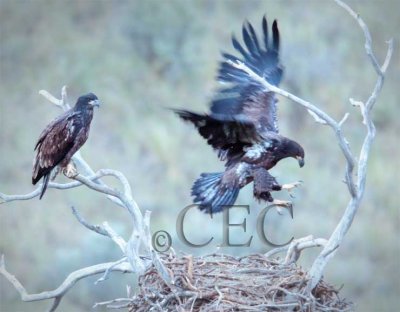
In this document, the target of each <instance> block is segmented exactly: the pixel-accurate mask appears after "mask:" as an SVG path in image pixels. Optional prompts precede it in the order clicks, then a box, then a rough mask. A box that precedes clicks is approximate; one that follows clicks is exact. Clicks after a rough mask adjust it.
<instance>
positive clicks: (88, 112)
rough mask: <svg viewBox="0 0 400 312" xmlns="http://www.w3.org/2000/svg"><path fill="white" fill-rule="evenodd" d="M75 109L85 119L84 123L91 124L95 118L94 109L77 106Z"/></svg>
mask: <svg viewBox="0 0 400 312" xmlns="http://www.w3.org/2000/svg"><path fill="white" fill-rule="evenodd" d="M75 111H76V112H77V113H78V114H79V116H80V117H81V119H82V121H83V125H89V124H90V122H91V121H92V118H93V109H87V108H80V107H76V108H75Z"/></svg>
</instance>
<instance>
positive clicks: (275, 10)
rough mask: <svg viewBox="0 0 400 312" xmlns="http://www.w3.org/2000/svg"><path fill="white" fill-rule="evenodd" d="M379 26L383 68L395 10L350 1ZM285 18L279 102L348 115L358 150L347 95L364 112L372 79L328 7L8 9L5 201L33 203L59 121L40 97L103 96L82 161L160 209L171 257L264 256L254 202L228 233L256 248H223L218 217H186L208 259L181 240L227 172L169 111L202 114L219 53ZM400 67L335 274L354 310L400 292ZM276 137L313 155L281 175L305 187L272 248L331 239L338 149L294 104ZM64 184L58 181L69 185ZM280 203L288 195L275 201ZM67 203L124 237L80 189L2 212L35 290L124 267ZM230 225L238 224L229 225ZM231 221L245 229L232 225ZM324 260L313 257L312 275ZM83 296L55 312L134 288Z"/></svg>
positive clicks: (11, 307)
mask: <svg viewBox="0 0 400 312" xmlns="http://www.w3.org/2000/svg"><path fill="white" fill-rule="evenodd" d="M349 3H350V4H351V5H352V6H353V7H354V8H355V9H356V11H358V12H359V13H360V14H362V16H363V17H364V19H365V21H366V22H367V24H368V25H369V27H370V30H371V33H372V36H373V40H374V47H375V50H376V53H377V55H378V56H380V57H383V54H384V52H385V40H387V39H389V38H390V37H393V38H394V39H395V40H396V42H397V43H398V42H399V37H398V29H399V28H400V17H399V12H400V8H399V4H398V3H397V1H390V0H386V1H349ZM264 14H267V16H268V18H269V19H273V18H277V19H278V21H279V25H280V29H281V32H282V62H283V63H284V65H285V68H286V71H285V76H284V79H283V84H282V86H283V88H285V89H288V90H289V91H291V92H293V93H296V94H298V95H299V96H301V97H303V98H305V99H308V100H310V101H313V102H315V103H317V104H318V105H320V106H321V107H322V108H323V109H325V110H327V111H328V112H329V113H330V114H332V115H333V116H335V117H337V118H340V117H341V116H343V113H344V112H346V111H349V112H350V113H351V116H350V118H349V120H348V122H347V124H346V127H345V129H344V130H345V131H346V134H347V136H348V138H349V139H350V142H351V144H352V145H353V146H354V148H353V149H354V150H357V148H358V147H359V146H360V142H361V140H362V137H363V133H364V129H362V127H360V116H359V113H358V111H355V110H353V109H352V108H351V107H350V105H349V103H348V101H347V99H348V98H349V97H354V98H356V99H357V98H360V99H365V97H366V96H367V95H368V94H369V92H370V90H371V88H372V86H373V84H374V81H375V74H374V72H373V69H372V68H371V67H370V66H369V64H368V61H367V58H366V55H365V52H364V50H363V37H362V34H361V32H360V29H359V28H358V27H356V25H355V24H354V21H353V20H352V19H351V18H350V17H349V16H347V15H346V13H345V12H343V11H342V10H341V9H340V8H338V7H337V6H336V5H335V4H334V3H331V2H327V1H324V2H322V1H316V0H315V1H256V0H254V1H253V0H252V1H207V0H202V1H195V2H190V3H189V2H187V1H183V0H182V1H177V0H174V1H172V0H168V1H155V0H152V1H69V2H68V3H67V2H66V1H60V0H57V1H49V0H30V1H22V0H16V1H12V0H2V1H1V2H0V40H1V41H0V94H1V101H0V191H1V192H6V193H24V192H28V191H30V190H31V189H32V186H31V185H30V173H31V162H32V158H33V146H34V142H35V140H36V139H37V137H38V136H39V134H40V132H41V130H42V129H43V127H44V126H45V125H46V124H47V123H48V122H49V121H50V120H51V119H52V118H54V117H55V116H56V115H57V114H59V113H60V112H59V111H58V110H57V109H56V108H54V107H51V106H49V105H48V104H47V102H46V101H45V100H44V99H43V98H42V97H40V96H39V95H38V90H40V89H47V90H49V91H50V92H52V93H57V92H59V90H60V88H61V86H62V85H64V84H67V85H68V86H69V94H70V100H71V101H74V100H75V98H76V97H77V96H78V95H80V94H82V93H85V92H88V91H92V92H95V93H96V94H97V95H98V96H99V98H100V99H101V100H102V102H103V106H102V108H101V109H100V110H98V111H97V112H96V115H95V117H94V121H93V126H92V130H91V135H90V138H89V140H88V142H87V144H86V145H85V147H84V148H83V149H82V154H83V156H84V157H85V159H86V160H87V161H88V162H89V163H90V164H91V165H92V166H93V168H94V169H100V168H113V169H117V170H120V171H122V172H124V173H125V174H126V176H127V177H128V178H129V180H130V182H131V184H132V187H133V190H134V196H135V198H136V200H137V202H138V203H139V204H140V206H141V207H142V209H149V210H152V211H153V222H152V228H153V230H154V231H157V230H161V229H163V230H167V231H168V232H169V233H171V235H172V239H173V241H174V246H175V249H176V250H180V249H183V250H184V251H185V252H189V253H193V254H195V255H203V254H208V253H210V252H215V251H217V250H218V251H219V252H224V253H228V254H233V255H235V256H241V255H248V254H250V253H255V252H266V251H268V250H269V249H270V247H269V246H266V245H263V244H262V242H261V241H260V240H259V239H258V238H257V236H256V231H255V219H256V217H257V213H258V212H259V210H260V209H261V208H263V207H262V206H260V205H258V204H257V203H254V201H253V199H252V191H251V189H250V188H247V189H245V190H244V191H242V192H241V194H240V197H239V200H238V203H239V204H249V205H250V208H251V215H250V216H247V223H248V231H247V233H245V234H243V231H241V230H239V229H238V230H233V231H232V239H233V240H234V241H236V242H241V241H246V240H247V239H248V237H249V236H251V235H254V239H253V242H252V246H251V247H250V248H218V246H217V245H218V243H220V242H221V239H222V233H221V232H222V231H221V219H222V216H215V218H214V219H213V220H212V221H211V220H210V219H209V218H208V217H207V216H205V215H203V214H201V213H199V212H197V211H190V212H189V213H188V216H187V223H186V224H185V229H186V231H187V235H188V237H189V238H190V239H191V240H193V241H194V242H202V241H205V240H207V239H208V238H209V237H210V236H214V237H215V239H214V240H213V242H212V243H211V244H210V246H208V248H202V249H199V250H197V249H191V248H188V247H186V246H184V245H182V244H181V243H180V242H179V239H178V237H177V235H176V231H175V222H176V216H177V214H178V213H179V211H181V209H182V208H183V207H185V206H187V205H188V204H189V203H190V202H191V199H190V196H189V190H190V186H191V183H192V182H193V180H194V179H195V178H196V177H197V176H198V175H199V174H200V173H201V172H213V171H217V170H221V169H222V164H221V163H220V162H218V160H217V157H216V155H215V154H214V153H213V152H212V151H211V150H210V148H208V147H207V146H206V144H205V142H204V141H203V140H202V139H201V138H200V137H199V136H198V135H197V134H196V133H195V131H194V130H193V129H192V128H191V127H189V126H188V125H185V124H183V123H181V121H179V120H178V119H177V118H176V117H175V116H173V115H172V114H170V113H169V112H168V111H166V110H165V109H164V108H165V107H171V106H172V107H185V108H188V109H195V110H199V111H204V110H205V109H206V106H207V102H208V101H209V99H210V98H211V96H212V94H213V90H214V89H215V87H216V86H217V84H216V83H215V81H214V75H215V72H216V68H217V61H218V59H219V51H220V50H228V51H232V49H231V47H230V42H229V40H230V35H231V34H232V32H235V33H237V34H239V33H240V27H241V24H242V22H243V21H244V20H245V19H249V20H250V21H251V22H252V23H253V24H254V25H255V26H256V29H259V28H260V27H261V18H262V16H263V15H264ZM399 69H400V58H399V53H398V49H397V44H396V50H395V55H394V58H393V63H392V66H391V68H390V69H389V71H388V75H387V79H386V84H385V86H384V89H383V92H382V96H381V97H380V99H379V101H378V103H377V106H376V109H375V115H374V119H375V122H376V125H377V130H378V135H377V138H376V142H375V145H374V147H373V151H372V156H371V162H370V164H369V171H368V181H367V194H366V196H365V199H364V202H363V205H362V207H361V209H360V211H359V213H358V215H357V217H356V219H355V222H354V224H353V227H352V229H351V230H350V232H349V235H348V238H347V240H346V242H345V244H344V245H343V246H342V248H341V249H340V251H339V252H338V253H337V255H336V257H335V259H334V260H333V261H332V262H331V263H330V265H329V266H328V268H327V271H326V276H325V278H326V279H327V280H328V281H329V282H331V283H332V284H334V285H335V287H340V286H341V285H342V284H343V289H342V293H343V295H344V296H345V297H347V298H349V299H351V300H352V301H354V302H355V304H356V309H357V310H359V311H393V310H394V309H395V307H396V306H397V305H398V304H399V298H398V293H399V291H400V285H399V280H400V273H399V269H398V263H399V260H400V259H399V253H400V244H399V237H400V236H399V234H400V233H399V228H400V218H399V210H398V199H397V196H396V192H397V191H398V177H397V172H398V168H399V161H398V159H400V149H399V145H398V133H399V131H400V123H399V121H398V116H399V115H400V109H399V103H398V99H399V95H400V94H399V93H400V91H399V88H398V85H399V84H400V75H399V72H400V71H399ZM279 108H280V110H279V117H280V128H281V132H282V133H284V134H285V135H287V136H288V137H291V138H293V139H295V140H296V141H298V142H301V144H302V145H303V146H304V147H305V150H306V166H305V167H304V168H302V169H299V168H298V167H297V165H296V164H295V162H291V161H284V162H282V163H280V165H279V166H277V168H275V169H274V171H273V174H275V175H276V176H277V177H278V180H279V181H281V182H290V181H295V180H298V179H302V180H304V181H305V183H304V186H303V187H302V188H301V189H299V190H297V191H296V199H295V217H294V220H290V218H288V217H287V216H283V217H282V216H279V215H271V216H270V218H269V219H268V222H267V223H266V225H265V227H266V229H267V232H268V235H269V237H270V239H271V240H273V241H275V242H278V243H281V242H284V241H287V240H288V238H290V237H291V236H295V237H302V236H305V235H309V234H314V235H315V236H322V237H326V236H327V235H329V233H330V232H331V231H332V229H333V227H334V225H335V224H336V222H337V220H338V218H339V217H340V215H341V213H342V210H343V208H344V205H345V203H346V201H347V192H346V189H345V186H344V184H343V183H342V182H341V177H342V168H343V164H344V162H343V160H342V158H341V155H340V152H339V150H338V148H337V147H336V145H335V144H333V140H334V137H333V135H332V133H331V132H330V131H329V129H327V128H323V127H321V126H320V125H317V124H315V123H314V122H313V120H312V119H311V118H309V116H308V114H306V113H305V112H304V111H302V110H301V109H300V108H297V107H296V106H295V105H294V104H293V103H290V102H288V101H287V100H285V99H281V100H280V103H279ZM63 179H64V178H60V181H61V180H63ZM285 196H286V195H285V194H282V198H284V197H285ZM71 205H74V206H75V207H77V208H78V209H80V211H81V212H82V214H83V215H84V216H85V217H86V218H87V219H88V220H90V221H91V222H93V223H100V222H102V221H104V220H108V221H109V222H110V223H111V225H112V226H113V227H114V228H115V229H117V230H119V231H121V233H125V234H126V235H129V231H130V229H129V224H130V223H128V222H126V215H125V213H124V212H123V211H121V210H119V209H118V208H116V207H114V206H113V205H112V204H111V203H108V202H107V201H105V200H104V198H103V197H102V196H100V195H98V194H94V193H93V192H90V191H88V190H86V189H83V188H82V189H76V190H70V191H68V192H60V191H56V190H50V191H49V192H48V193H47V194H46V196H45V198H44V199H43V200H42V201H39V200H33V201H30V202H18V203H11V204H8V205H2V206H0V253H4V254H5V255H6V261H7V263H8V268H9V270H10V271H11V272H13V273H15V274H16V275H17V276H18V277H19V278H20V279H21V280H22V282H23V283H24V284H25V285H26V287H27V289H28V290H29V291H32V292H39V291H42V290H44V289H50V288H55V287H56V286H58V284H59V283H60V282H61V281H62V280H63V279H64V277H65V276H66V274H68V272H70V271H72V270H76V269H78V268H80V267H83V266H87V265H91V264H95V263H99V262H103V261H110V260H116V259H117V257H118V254H119V253H118V250H116V248H115V246H113V245H112V244H111V243H110V242H108V241H107V240H105V239H103V238H101V237H97V236H96V235H95V234H93V233H88V232H87V230H86V229H84V228H83V227H82V226H81V225H80V224H78V223H77V222H76V221H75V220H74V217H73V216H72V214H71V212H70V206H71ZM233 214H234V215H233V220H232V222H235V221H237V222H238V223H239V222H241V221H242V220H243V217H245V215H244V214H243V212H240V211H238V212H233ZM235 218H236V219H235ZM316 252H317V251H316V250H315V251H307V252H306V253H305V255H304V257H303V258H302V261H301V264H302V265H303V266H304V267H307V266H308V265H309V264H310V260H311V259H312V257H313V256H315V253H316ZM94 280H95V278H93V279H88V280H86V281H81V282H79V283H78V284H77V285H76V287H75V288H74V289H73V290H72V291H71V293H70V294H69V295H68V296H67V297H66V298H65V299H64V300H63V302H62V304H61V306H60V310H61V311H87V310H89V309H90V307H91V306H92V304H93V303H94V302H95V301H102V300H107V299H112V298H116V297H120V296H121V294H125V285H126V284H132V276H122V275H118V274H115V275H114V276H113V277H112V278H110V279H109V280H107V281H106V282H104V283H102V284H100V285H96V286H94V285H93V282H94ZM0 296H1V297H0V307H1V310H2V311H7V312H8V311H27V310H29V311H42V310H43V309H44V307H45V306H47V304H46V303H21V302H20V300H19V298H18V296H17V294H16V292H15V291H14V290H13V289H12V288H11V287H10V285H8V284H7V283H6V282H5V281H4V279H2V278H0Z"/></svg>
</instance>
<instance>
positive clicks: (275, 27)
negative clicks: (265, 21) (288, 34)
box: [272, 20, 279, 51]
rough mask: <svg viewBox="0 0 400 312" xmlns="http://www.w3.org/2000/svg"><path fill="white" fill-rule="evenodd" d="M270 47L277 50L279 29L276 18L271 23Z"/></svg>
mask: <svg viewBox="0 0 400 312" xmlns="http://www.w3.org/2000/svg"><path fill="white" fill-rule="evenodd" d="M272 41H273V43H272V48H273V49H274V50H275V51H279V30H278V23H277V21H276V20H274V23H273V24H272Z"/></svg>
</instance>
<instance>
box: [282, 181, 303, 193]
mask: <svg viewBox="0 0 400 312" xmlns="http://www.w3.org/2000/svg"><path fill="white" fill-rule="evenodd" d="M302 182H303V181H297V182H293V183H287V184H283V185H282V190H287V191H288V192H289V193H290V192H291V191H292V190H293V189H294V188H296V187H299V186H300V185H301V183H302Z"/></svg>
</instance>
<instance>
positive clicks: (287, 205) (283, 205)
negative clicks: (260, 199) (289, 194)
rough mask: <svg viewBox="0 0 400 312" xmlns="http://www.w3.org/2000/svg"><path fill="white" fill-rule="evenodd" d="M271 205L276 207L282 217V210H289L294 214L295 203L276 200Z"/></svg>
mask: <svg viewBox="0 0 400 312" xmlns="http://www.w3.org/2000/svg"><path fill="white" fill-rule="evenodd" d="M271 205H274V206H275V207H276V210H277V211H278V213H279V214H280V215H282V214H283V209H282V208H286V209H289V212H290V214H292V213H293V203H292V202H291V201H286V200H279V199H274V200H273V201H272V203H271Z"/></svg>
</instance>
